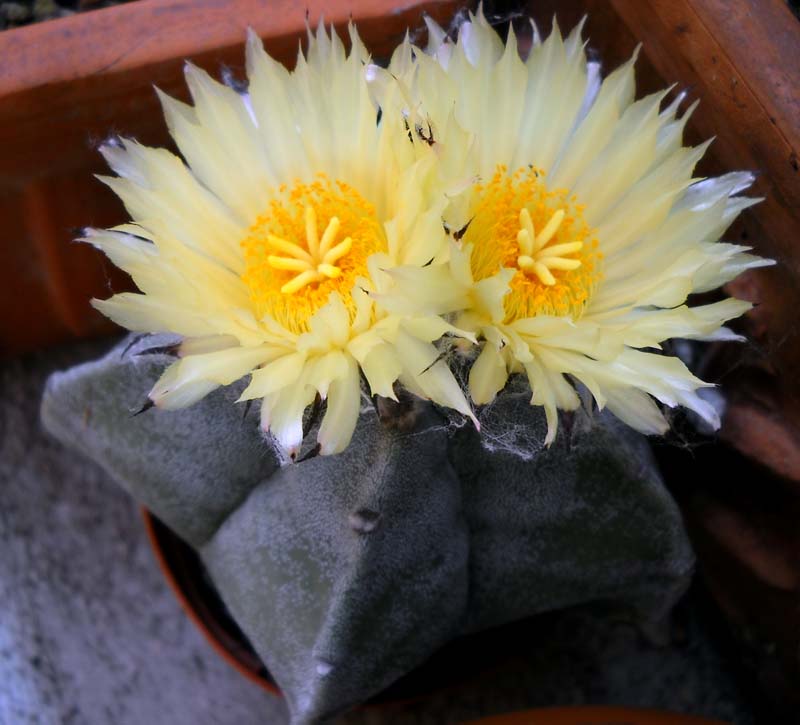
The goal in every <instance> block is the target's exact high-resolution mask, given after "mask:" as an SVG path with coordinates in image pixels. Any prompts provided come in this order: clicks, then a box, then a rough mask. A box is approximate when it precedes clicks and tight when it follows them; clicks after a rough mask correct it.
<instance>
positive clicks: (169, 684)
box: [0, 342, 755, 725]
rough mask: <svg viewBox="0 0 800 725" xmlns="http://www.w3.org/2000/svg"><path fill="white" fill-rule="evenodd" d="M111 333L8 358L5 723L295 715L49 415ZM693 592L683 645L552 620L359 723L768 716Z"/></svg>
mask: <svg viewBox="0 0 800 725" xmlns="http://www.w3.org/2000/svg"><path fill="white" fill-rule="evenodd" d="M107 345H108V343H107V342H106V343H101V344H99V345H98V344H82V345H75V346H71V347H66V348H61V349H58V350H54V351H50V352H48V353H40V354H38V355H36V356H32V357H28V358H24V359H21V360H16V361H10V362H8V361H7V362H4V363H0V393H1V394H2V395H0V500H2V506H0V601H2V602H3V605H2V614H0V723H14V724H15V725H16V724H17V723H19V724H20V725H22V724H24V723H43V724H48V725H49V724H50V723H53V724H55V723H75V724H76V725H77V724H80V725H95V724H97V725H100V724H103V725H105V724H106V723H109V722H113V723H115V724H116V725H140V724H141V723H153V724H154V725H161V724H162V723H163V724H165V725H166V724H169V725H184V723H185V724H186V725H190V724H191V725H205V724H206V723H208V724H214V725H227V724H228V723H231V724H233V723H236V724H237V725H242V724H244V725H246V724H247V723H270V724H271V723H274V724H276V725H281V723H285V722H286V721H287V716H286V712H285V708H284V706H283V704H282V702H281V701H280V700H278V699H277V698H274V697H272V696H270V695H268V694H266V693H264V692H262V691H260V690H259V689H258V688H256V687H255V686H253V685H251V684H250V683H248V682H246V681H245V680H243V679H241V677H240V676H239V675H238V674H237V673H235V672H234V671H233V670H231V669H230V668H229V667H228V665H226V664H224V663H223V662H221V661H220V660H219V659H218V658H217V656H216V655H215V654H214V652H213V651H212V650H211V648H210V647H209V646H208V644H207V643H206V642H205V640H204V639H203V638H202V637H201V635H200V634H199V633H198V632H197V631H196V630H195V629H194V625H192V624H191V623H190V622H189V621H188V620H187V619H186V618H185V616H184V615H183V613H182V612H181V610H180V608H179V606H178V604H177V603H176V601H175V600H174V599H173V596H172V594H171V592H170V591H169V589H168V588H167V586H166V584H165V582H164V581H163V579H162V577H161V574H160V572H159V570H158V569H157V568H156V565H155V562H154V560H153V557H152V554H151V552H150V550H149V547H148V543H147V540H146V538H145V534H144V530H143V528H142V525H141V520H140V517H139V514H138V511H137V509H136V506H135V504H134V502H132V501H131V500H129V499H128V498H127V496H126V495H124V494H123V493H122V492H121V491H119V490H117V488H116V487H115V486H114V485H113V484H112V483H111V482H110V481H108V480H107V478H106V476H105V475H104V474H103V473H102V472H101V471H100V470H98V469H97V468H96V467H95V466H94V465H93V464H91V463H90V462H88V461H85V460H83V459H81V458H80V457H79V456H77V455H75V454H73V453H71V452H69V451H66V450H64V449H63V448H62V447H61V446H60V445H59V444H58V443H56V442H55V441H53V440H51V439H49V438H48V437H47V436H46V435H45V434H44V433H43V432H42V431H41V430H40V427H39V424H38V417H37V408H38V399H39V396H40V393H41V389H42V385H43V384H44V380H45V378H46V376H47V374H48V373H49V372H50V371H51V370H53V369H57V368H63V367H65V366H67V365H70V364H73V363H75V362H78V361H81V360H83V359H87V358H89V357H93V356H95V355H97V354H99V353H100V352H101V350H102V349H104V347H105V346H107ZM701 609H702V608H700V607H698V606H697V604H696V603H695V602H694V601H693V599H692V598H690V599H689V601H687V602H685V603H684V604H683V605H682V607H681V609H680V611H679V616H678V626H677V628H676V630H677V631H678V633H679V634H680V635H681V636H680V637H679V641H677V642H676V643H674V644H672V645H671V646H669V647H666V648H657V647H655V646H651V645H648V644H647V643H646V642H645V641H644V640H643V639H642V638H641V637H640V636H639V635H638V634H637V633H636V631H635V630H634V629H633V628H632V627H631V626H630V625H628V624H625V623H622V622H619V621H616V620H614V619H612V618H610V617H609V616H608V615H606V614H603V613H602V612H600V611H599V610H595V609H588V610H584V611H577V612H575V611H573V612H569V613H565V614H562V615H556V616H554V615H547V618H545V619H543V620H542V624H541V626H540V627H537V628H535V631H534V635H533V639H532V640H530V647H529V649H528V650H527V654H525V655H524V656H523V657H517V658H516V659H515V660H514V661H512V662H509V663H508V664H507V665H504V666H502V667H500V668H498V669H495V670H494V671H493V672H491V673H490V674H488V675H485V676H483V677H481V678H480V679H479V680H477V681H475V682H470V683H466V684H465V685H464V686H462V687H460V688H458V689H456V690H453V691H450V692H448V693H446V694H443V695H440V696H437V697H435V698H433V699H430V700H428V701H426V702H423V703H420V704H417V705H413V706H406V707H403V708H394V709H391V710H384V711H374V710H373V711H369V712H366V713H356V714H353V715H350V716H348V717H347V718H346V719H345V720H344V722H345V723H347V724H348V725H361V724H363V725H366V724H367V723H369V724H371V725H383V724H384V723H386V724H388V723H420V724H421V723H431V724H433V723H437V724H438V723H450V722H456V721H458V720H461V719H464V718H469V717H478V716H481V715H485V714H491V713H495V712H502V711H510V710H516V709H522V708H525V707H531V706H535V705H554V704H560V705H563V704H587V703H613V704H626V705H635V706H649V707H660V708H669V709H673V710H677V711H683V712H691V713H695V714H700V715H706V716H708V717H716V718H720V719H723V720H726V721H730V722H736V723H737V725H749V724H750V723H753V722H755V719H754V717H753V715H752V712H751V710H750V707H749V705H748V703H747V701H746V699H745V697H744V695H743V694H741V685H740V684H739V683H737V682H736V681H735V678H734V676H733V674H732V671H731V667H730V665H729V664H728V663H727V662H726V660H725V658H724V656H723V655H722V654H721V653H720V651H719V650H718V648H717V646H716V645H715V644H714V641H713V640H712V639H711V638H710V637H709V635H708V634H707V632H706V627H705V625H704V621H705V620H704V618H705V619H707V616H706V615H704V614H703V613H702V611H701Z"/></svg>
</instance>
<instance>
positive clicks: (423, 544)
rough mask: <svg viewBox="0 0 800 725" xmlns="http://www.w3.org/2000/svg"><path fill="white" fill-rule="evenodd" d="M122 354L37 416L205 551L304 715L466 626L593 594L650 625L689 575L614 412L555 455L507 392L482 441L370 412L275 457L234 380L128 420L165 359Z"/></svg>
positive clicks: (675, 523)
mask: <svg viewBox="0 0 800 725" xmlns="http://www.w3.org/2000/svg"><path fill="white" fill-rule="evenodd" d="M152 344H153V343H152V342H148V343H143V345H144V346H149V345H152ZM122 349H123V346H120V347H119V348H117V349H116V350H113V351H112V352H111V353H109V354H108V355H107V356H106V357H105V358H104V359H102V360H100V361H97V362H94V363H88V364H86V365H83V366H80V367H78V368H76V369H74V370H71V371H68V372H67V373H60V374H57V375H55V376H54V377H53V378H52V379H51V381H50V384H49V385H48V388H47V391H46V393H45V398H44V401H43V405H42V415H43V420H44V422H45V424H46V425H47V427H48V428H49V429H50V430H51V431H52V432H53V433H54V434H55V435H56V436H57V437H59V438H60V439H61V440H62V441H64V442H66V443H68V444H70V445H72V446H73V447H76V448H78V449H79V450H81V451H82V452H84V453H85V454H87V455H89V456H90V457H92V458H94V459H95V460H97V461H98V462H99V463H100V464H101V465H103V466H104V467H105V468H106V469H107V470H108V471H109V473H110V474H111V475H112V476H113V477H114V478H115V479H116V480H117V481H118V482H119V483H121V484H122V485H123V486H125V488H127V489H128V490H129V491H130V492H131V493H132V494H133V495H134V496H135V497H136V498H137V499H138V500H139V501H141V502H142V503H144V504H145V505H147V506H148V507H149V508H150V509H151V510H152V511H154V513H156V514H157V515H158V516H159V517H160V518H162V519H163V520H164V521H165V522H166V523H168V524H169V525H170V526H171V527H173V528H174V529H175V530H176V531H177V532H178V533H179V534H180V535H181V536H182V537H183V538H185V539H186V540H187V541H189V542H190V543H192V544H193V545H194V546H195V547H196V548H197V549H198V551H199V552H200V554H201V556H202V558H203V561H204V562H205V564H206V567H207V569H208V570H209V572H210V574H211V576H212V578H213V580H214V582H215V584H216V585H217V587H218V589H219V591H220V594H221V596H222V597H223V599H224V600H225V602H226V604H227V605H228V607H229V609H230V611H231V613H232V614H233V615H234V617H235V618H236V620H237V621H238V623H239V625H240V626H241V628H242V629H243V631H244V632H245V633H246V634H247V635H248V637H249V638H250V640H251V642H252V644H253V646H254V647H255V649H256V650H257V651H258V653H259V654H260V655H261V657H262V658H263V659H264V661H265V663H266V664H267V666H268V668H269V669H270V672H271V673H272V674H273V676H274V677H275V679H276V681H277V682H278V684H279V685H280V687H281V688H282V690H283V691H284V692H285V694H286V696H287V699H288V701H289V704H290V709H291V711H292V715H293V719H294V722H295V723H298V724H299V723H312V722H319V721H322V720H325V719H326V718H328V717H331V716H333V715H335V714H336V713H338V712H341V711H343V710H345V709H347V708H349V707H351V706H353V705H355V704H357V703H359V702H362V701H364V700H366V699H368V698H369V697H371V696H372V695H374V694H376V693H377V692H379V691H380V690H381V689H383V688H384V687H386V686H387V685H389V684H390V683H391V682H392V681H394V680H395V679H397V678H398V677H399V676H400V675H402V674H404V673H405V672H407V671H408V670H410V669H412V668H413V667H415V666H416V665H418V664H420V663H422V662H423V661H424V660H425V659H427V658H428V657H429V656H430V655H431V654H432V653H433V652H434V651H435V650H436V649H437V648H438V647H440V646H441V645H442V644H444V643H445V642H447V641H448V640H449V639H451V638H452V637H453V636H455V635H457V634H461V633H465V632H471V631H476V630H478V629H483V628H487V627H491V626H494V625H498V624H502V623H505V622H509V621H513V620H516V619H520V618H523V617H526V616H530V615H532V614H535V613H537V612H541V611H545V610H551V609H554V608H558V607H563V606H567V605H571V604H576V603H580V602H585V601H591V600H598V599H606V600H614V601H617V602H621V603H623V604H626V605H629V606H630V607H633V608H634V609H635V610H637V611H638V612H639V613H640V615H641V617H642V618H644V619H648V620H657V619H658V618H659V617H662V616H663V615H664V614H665V613H666V612H668V611H669V609H670V608H671V606H672V605H673V603H674V602H675V600H676V599H677V597H678V596H680V593H681V592H682V591H683V589H684V587H685V585H686V583H687V582H688V577H689V575H690V572H691V568H692V564H693V557H692V553H691V549H690V547H689V544H688V541H687V538H686V534H685V531H684V529H683V526H682V523H681V519H680V515H679V513H678V511H677V509H676V506H675V504H674V502H673V501H672V499H671V498H670V496H669V495H668V493H667V492H666V490H665V489H664V487H663V485H662V483H661V481H660V478H659V476H658V474H657V472H656V469H655V467H654V464H653V461H652V458H651V456H650V452H649V449H648V447H647V444H646V442H645V441H644V439H643V438H641V437H640V436H638V435H637V434H635V433H633V432H632V431H630V430H628V429H627V428H625V427H624V426H622V425H620V424H618V423H617V422H616V421H615V420H614V419H612V418H606V417H605V416H599V417H595V418H594V419H593V420H590V419H589V417H588V416H587V415H586V414H585V413H578V414H576V418H575V420H574V421H573V425H572V426H571V430H567V431H562V434H561V435H560V437H559V439H558V442H557V443H556V444H555V445H553V446H552V447H551V448H550V449H543V448H542V447H541V441H542V440H543V439H544V428H545V426H544V421H543V416H542V415H541V413H540V412H539V411H538V410H537V409H535V408H531V407H530V406H529V405H528V396H529V393H527V394H526V393H524V392H522V391H516V390H515V389H514V387H513V385H512V386H511V387H510V389H509V390H507V391H505V392H504V393H503V394H501V395H500V396H499V397H498V399H497V401H496V402H495V403H494V404H493V405H492V406H489V407H487V408H486V409H484V410H483V411H482V413H481V420H482V422H483V427H484V432H483V433H481V434H479V433H477V432H476V431H474V430H473V429H471V428H468V427H460V428H458V427H453V426H449V425H448V422H447V421H446V420H445V419H444V418H442V417H441V416H440V415H439V414H438V413H437V412H436V411H435V410H433V409H432V407H431V406H429V405H427V404H420V405H417V406H416V413H415V415H414V416H412V420H411V422H409V418H408V416H407V417H406V419H405V421H404V422H405V424H406V425H405V427H403V429H402V430H401V429H398V428H397V427H387V426H384V425H383V424H382V423H381V422H380V420H379V418H378V416H377V415H376V413H375V411H374V410H373V408H372V407H371V405H365V407H364V409H363V410H362V413H361V416H360V419H359V423H358V427H357V430H356V433H355V436H354V437H353V442H352V443H351V444H350V446H349V447H348V448H347V449H346V451H345V452H344V453H342V454H340V455H338V456H332V457H325V458H321V457H318V458H312V459H309V460H306V461H303V462H301V463H294V464H292V463H289V464H287V465H283V466H281V465H280V463H281V460H280V456H279V455H278V454H277V453H276V452H275V450H276V449H275V448H274V446H273V445H272V443H271V441H270V440H269V438H268V437H264V436H263V434H262V433H261V432H260V431H259V430H258V426H257V423H256V419H255V416H253V417H252V419H250V420H248V421H246V422H244V423H243V421H242V408H241V406H235V405H233V404H232V401H233V400H234V399H235V395H236V391H233V390H218V391H216V392H214V393H212V394H211V395H210V396H209V397H208V398H206V399H205V400H204V401H202V402H201V403H199V404H197V405H195V406H193V407H192V408H189V409H186V410H183V411H180V412H165V411H158V410H151V411H147V412H146V413H144V414H142V415H139V416H135V417H132V416H131V413H132V412H133V411H135V410H136V408H137V407H138V406H139V405H140V403H141V401H142V400H143V398H144V395H145V394H146V392H147V391H148V390H149V389H150V386H151V385H152V384H153V382H154V381H155V380H156V378H157V376H158V374H159V372H160V371H161V370H162V369H163V367H164V364H165V360H164V358H163V356H138V355H137V354H136V353H137V352H138V349H137V348H136V347H134V348H133V349H132V350H131V351H129V352H127V353H126V354H124V355H122V354H121V351H122ZM87 411H88V412H87Z"/></svg>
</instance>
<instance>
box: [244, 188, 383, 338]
mask: <svg viewBox="0 0 800 725" xmlns="http://www.w3.org/2000/svg"><path fill="white" fill-rule="evenodd" d="M323 226H324V232H322V227H323ZM320 232H322V234H321V235H320ZM337 242H338V243H337ZM241 244H242V250H243V252H244V259H245V270H244V272H243V274H242V280H243V281H244V282H245V284H246V285H247V287H248V289H249V291H250V298H251V300H252V303H253V308H254V311H255V313H256V316H257V317H259V318H262V317H264V316H269V317H270V318H271V319H273V320H275V321H276V322H278V323H279V324H281V325H283V326H284V327H285V328H286V329H288V330H291V331H292V332H295V333H298V334H300V333H303V332H307V331H308V329H309V327H308V320H309V319H310V318H311V316H312V315H313V314H314V313H315V312H316V311H317V310H318V309H319V308H320V307H322V306H323V305H324V304H326V303H327V302H328V299H329V298H330V295H331V292H338V293H339V294H340V297H341V298H342V300H343V301H344V303H345V305H346V306H348V308H349V309H350V311H351V314H353V315H354V314H355V303H354V302H353V300H352V296H351V294H350V293H351V291H352V289H353V287H354V286H355V284H356V280H357V279H358V277H361V276H366V275H367V274H368V271H367V266H366V261H367V258H368V257H369V256H370V255H372V254H374V253H376V252H385V251H386V250H387V241H386V235H385V232H384V230H383V227H382V225H381V224H380V223H379V222H378V220H377V216H376V213H375V209H374V207H373V206H372V205H371V204H370V203H369V202H367V201H366V200H365V199H364V198H363V197H362V196H361V195H360V194H359V193H358V192H356V191H355V189H353V188H352V187H350V186H348V185H347V184H345V183H343V182H340V181H336V182H331V181H329V180H328V179H327V178H326V177H325V176H323V175H319V176H318V177H317V179H316V180H315V181H313V182H312V183H310V184H303V183H300V182H298V183H296V184H295V185H294V186H293V187H282V188H281V189H280V190H278V193H276V195H275V197H274V198H273V199H272V200H271V201H269V202H268V204H267V206H266V209H265V212H264V214H263V215H262V216H260V217H259V218H258V219H257V220H256V222H255V224H253V226H252V227H251V228H250V229H249V231H248V232H247V235H246V237H245V238H244V239H243V240H242V243H241Z"/></svg>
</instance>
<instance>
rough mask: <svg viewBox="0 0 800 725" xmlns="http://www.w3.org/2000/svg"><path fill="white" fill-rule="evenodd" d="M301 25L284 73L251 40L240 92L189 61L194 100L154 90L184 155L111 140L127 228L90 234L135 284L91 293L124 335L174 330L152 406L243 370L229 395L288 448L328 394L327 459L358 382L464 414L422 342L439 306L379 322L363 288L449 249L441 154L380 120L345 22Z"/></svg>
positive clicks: (356, 396) (340, 444) (460, 398)
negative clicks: (175, 345) (340, 27)
mask: <svg viewBox="0 0 800 725" xmlns="http://www.w3.org/2000/svg"><path fill="white" fill-rule="evenodd" d="M350 36H351V43H352V49H351V51H350V53H349V54H347V53H346V52H345V50H344V47H343V45H342V42H341V41H340V39H339V38H338V36H337V35H336V34H335V33H331V35H330V36H329V35H328V34H327V33H326V32H325V29H324V28H323V27H322V26H320V28H319V29H318V30H317V33H316V36H315V37H313V36H311V35H310V38H309V48H308V52H307V54H306V55H305V56H304V55H303V54H300V55H299V57H298V61H297V66H296V68H295V70H294V71H292V72H289V71H287V70H286V69H285V68H284V67H283V66H282V65H280V64H279V63H277V62H275V61H274V60H273V59H271V58H270V57H269V56H268V55H267V54H266V53H265V52H264V49H263V47H262V45H261V42H260V40H259V39H258V38H257V37H256V36H255V35H254V34H252V33H251V34H250V37H249V39H248V42H247V74H248V79H249V87H248V93H247V96H246V97H245V96H242V95H240V94H239V93H237V92H236V91H234V90H232V89H231V88H229V87H227V86H224V85H221V84H219V83H217V82H216V81H214V80H212V79H211V78H210V77H209V76H208V75H207V74H206V73H205V72H203V71H202V70H200V69H198V68H196V67H194V66H192V65H187V66H186V80H187V83H188V85H189V89H190V91H191V93H192V98H193V101H194V106H189V105H186V104H183V103H180V102H178V101H176V100H174V99H172V98H169V97H167V96H165V95H163V94H160V97H161V101H162V103H163V107H164V112H165V115H166V119H167V123H168V125H169V128H170V131H171V133H172V136H173V138H174V140H175V142H176V144H177V146H178V148H179V149H180V152H181V154H182V155H183V158H184V159H185V162H186V163H184V162H183V161H182V160H181V159H179V158H178V157H176V156H174V155H173V154H172V153H170V152H168V151H166V150H161V149H152V148H147V147H145V146H142V145H140V144H138V143H136V142H133V141H129V140H122V141H118V142H114V143H110V144H107V145H106V146H105V147H104V148H103V154H104V155H105V157H106V159H107V161H108V162H109V164H110V166H111V167H112V168H113V170H114V171H115V172H116V173H117V174H118V176H117V177H113V178H104V179H103V180H104V181H105V183H107V184H108V185H109V186H110V187H111V188H112V189H113V190H114V191H115V192H116V193H117V194H118V195H119V197H120V198H121V199H122V200H123V202H124V203H125V206H126V208H127V210H128V212H129V214H130V215H131V217H132V219H133V221H132V223H131V224H126V225H123V226H121V227H117V228H115V229H110V230H89V231H88V232H87V233H86V235H85V240H86V241H88V242H90V243H92V244H94V245H95V246H97V247H99V248H100V249H102V250H103V251H104V252H105V253H106V254H107V255H108V256H109V257H110V258H111V259H112V260H113V262H114V263H115V264H116V265H117V266H119V267H121V268H122V269H124V270H125V271H127V272H128V273H130V275H131V276H132V278H133V280H134V281H135V283H136V285H137V286H138V288H139V290H140V292H141V293H124V294H118V295H115V296H114V297H112V298H111V299H109V300H105V301H95V302H94V304H95V305H96V306H97V308H98V309H100V310H101V311H102V312H103V313H104V314H106V315H107V316H109V317H110V318H111V319H113V320H115V321H116V322H118V323H119V324H121V325H123V326H124V327H127V328H128V329H130V330H135V331H141V332H170V333H175V334H177V335H180V336H182V337H183V338H184V339H183V342H182V344H181V345H180V348H179V358H180V359H179V360H178V361H177V362H176V363H174V364H173V365H172V366H171V367H169V368H168V369H167V370H166V372H165V373H164V375H163V376H162V377H161V379H160V380H159V381H158V383H157V384H156V385H155V387H154V388H153V390H152V391H151V392H150V398H151V399H152V401H153V402H154V403H155V404H156V405H157V406H158V407H160V408H165V409H171V408H178V407H183V406H186V405H190V404H191V403H193V402H195V401H197V400H198V399H200V398H202V397H203V396H204V395H206V394H207V393H209V392H210V391H211V390H213V389H215V388H216V387H218V386H220V385H228V384H231V383H233V382H235V381H236V380H239V379H240V378H242V377H243V376H245V375H248V374H250V373H252V378H251V380H250V384H249V386H248V387H247V388H246V390H245V391H244V393H243V394H242V396H241V400H251V399H261V401H262V402H261V420H262V425H263V427H264V429H265V430H270V431H271V432H272V433H273V434H274V435H275V437H276V438H277V440H278V441H279V442H280V443H281V444H282V445H283V446H284V447H285V448H286V449H287V450H288V452H289V453H290V454H291V455H292V456H294V455H295V454H296V452H297V451H298V449H299V447H300V445H301V443H302V438H303V414H304V411H305V409H306V408H307V406H309V404H311V403H312V402H313V401H314V399H315V398H316V396H319V397H320V399H321V400H323V401H327V409H326V413H325V416H324V418H323V421H322V423H321V426H320V428H319V434H318V442H319V447H320V452H321V453H322V454H332V453H337V452H339V451H341V450H342V449H343V448H344V447H345V446H346V445H347V443H348V442H349V440H350V438H351V436H352V433H353V430H354V427H355V424H356V420H357V418H358V413H359V410H360V408H361V404H362V402H361V383H360V373H363V375H364V377H365V378H366V380H367V381H368V383H369V386H370V388H371V392H372V393H373V394H379V395H383V396H388V397H394V395H395V393H394V390H393V385H394V383H395V382H396V381H398V380H399V381H400V382H401V383H402V384H403V385H405V386H406V387H407V388H408V389H409V390H411V391H412V392H414V393H416V394H417V395H420V396H422V397H425V398H430V399H433V400H434V401H436V402H437V403H439V404H442V405H447V406H450V407H453V408H456V409H458V410H459V411H461V412H462V413H465V414H467V415H471V412H470V408H469V405H468V403H467V401H466V399H465V397H464V395H463V393H462V391H461V388H460V387H459V385H458V384H457V382H456V380H455V378H454V377H453V375H452V374H451V372H450V370H449V369H448V368H447V366H446V364H445V363H444V362H442V361H440V360H439V352H438V350H437V349H436V347H435V346H434V345H433V344H432V343H433V341H435V340H437V339H438V338H439V337H441V336H442V335H443V334H445V333H448V332H451V331H453V329H452V328H451V326H450V325H449V324H447V323H446V322H444V321H443V320H442V319H441V318H440V317H438V316H435V315H425V314H416V313H414V314H412V315H406V316H402V317H400V316H397V315H390V314H387V313H386V312H385V311H384V310H383V309H381V308H380V307H379V306H377V305H376V304H375V303H374V302H373V300H372V298H371V297H370V293H381V292H384V291H386V290H388V289H389V287H391V285H392V284H393V282H392V279H391V277H390V276H389V274H388V272H389V271H391V269H392V268H393V267H395V266H398V265H403V266H408V267H412V268H413V267H414V266H419V265H423V264H426V263H428V262H430V261H431V259H436V260H437V261H439V260H442V259H446V258H447V245H448V240H447V237H446V235H445V232H444V230H443V228H442V223H441V216H442V213H443V208H444V205H445V203H446V200H445V199H444V197H443V196H442V195H441V194H440V193H437V192H436V187H435V181H436V177H437V173H436V162H437V159H436V156H435V153H434V152H433V150H428V151H425V150H424V149H420V148H417V147H415V146H414V145H412V144H410V143H409V142H408V135H407V130H406V128H405V126H404V124H403V123H402V122H401V119H399V118H394V119H384V120H383V121H380V122H379V121H378V120H377V109H376V107H375V105H374V104H373V102H372V100H371V98H370V95H369V92H368V87H367V84H366V81H365V77H364V68H365V65H366V64H367V63H368V60H369V58H368V56H367V53H366V51H365V49H364V48H363V46H362V44H361V42H360V40H359V38H358V36H357V35H356V33H355V30H354V29H352V28H351V32H350Z"/></svg>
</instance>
